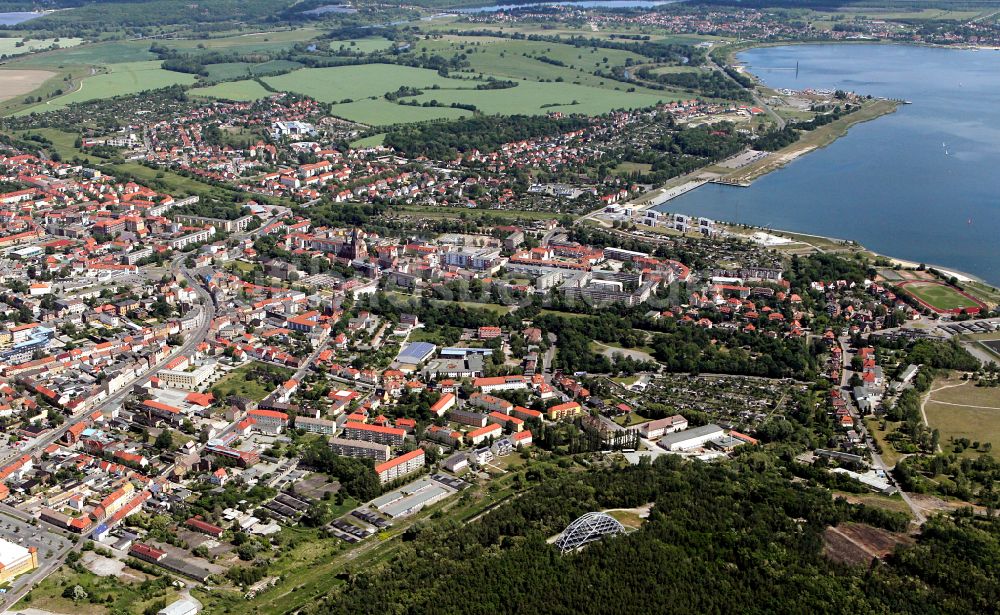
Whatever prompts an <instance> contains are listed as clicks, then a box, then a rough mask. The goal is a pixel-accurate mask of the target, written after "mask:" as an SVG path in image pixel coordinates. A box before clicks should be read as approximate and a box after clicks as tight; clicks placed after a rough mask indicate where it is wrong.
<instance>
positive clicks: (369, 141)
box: [351, 132, 385, 149]
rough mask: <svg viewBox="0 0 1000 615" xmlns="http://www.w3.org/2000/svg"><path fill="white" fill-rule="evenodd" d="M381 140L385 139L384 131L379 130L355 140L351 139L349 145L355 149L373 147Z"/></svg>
mask: <svg viewBox="0 0 1000 615" xmlns="http://www.w3.org/2000/svg"><path fill="white" fill-rule="evenodd" d="M383 141H385V133H384V132H380V133H378V134H374V135H371V136H368V137H363V138H361V139H357V140H355V141H351V147H354V148H357V149H361V148H364V147H375V146H376V145H382V142H383Z"/></svg>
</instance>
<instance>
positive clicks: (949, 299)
mask: <svg viewBox="0 0 1000 615" xmlns="http://www.w3.org/2000/svg"><path fill="white" fill-rule="evenodd" d="M902 286H903V289H904V290H905V291H906V292H907V293H909V294H910V295H912V296H913V297H915V298H917V299H918V300H919V301H920V302H922V303H924V304H925V305H927V306H928V307H930V308H931V309H934V310H937V311H939V312H957V311H960V310H964V309H970V308H972V309H976V308H980V309H981V308H982V307H983V306H982V304H981V303H979V302H978V301H976V300H975V299H973V298H972V297H969V296H968V295H966V294H964V293H962V292H961V291H959V290H957V289H955V288H953V287H951V286H948V285H946V284H941V283H939V282H907V283H906V284H903V285H902Z"/></svg>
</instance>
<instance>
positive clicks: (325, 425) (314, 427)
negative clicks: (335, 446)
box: [295, 416, 337, 436]
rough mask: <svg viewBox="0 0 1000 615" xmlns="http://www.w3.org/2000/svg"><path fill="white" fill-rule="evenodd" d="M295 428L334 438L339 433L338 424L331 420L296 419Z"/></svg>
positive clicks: (301, 417) (303, 417) (305, 417)
mask: <svg viewBox="0 0 1000 615" xmlns="http://www.w3.org/2000/svg"><path fill="white" fill-rule="evenodd" d="M295 428H296V429H301V430H303V431H307V432H309V433H318V434H322V435H324V436H332V435H333V434H334V433H335V432H336V431H337V423H336V422H335V421H331V420H329V419H314V418H312V417H309V416H297V417H295Z"/></svg>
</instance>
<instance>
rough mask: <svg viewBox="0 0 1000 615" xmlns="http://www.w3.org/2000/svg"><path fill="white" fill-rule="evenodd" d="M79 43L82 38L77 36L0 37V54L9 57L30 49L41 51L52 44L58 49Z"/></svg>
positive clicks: (28, 51) (81, 41)
mask: <svg viewBox="0 0 1000 615" xmlns="http://www.w3.org/2000/svg"><path fill="white" fill-rule="evenodd" d="M81 43H83V39H79V38H38V39H34V38H32V39H28V40H25V39H23V38H0V56H7V57H11V56H16V55H20V54H22V53H30V52H32V51H42V50H44V49H49V48H51V47H52V46H53V45H54V46H55V47H56V48H58V49H63V48H66V47H76V46H77V45H79V44H81ZM18 44H20V46H18Z"/></svg>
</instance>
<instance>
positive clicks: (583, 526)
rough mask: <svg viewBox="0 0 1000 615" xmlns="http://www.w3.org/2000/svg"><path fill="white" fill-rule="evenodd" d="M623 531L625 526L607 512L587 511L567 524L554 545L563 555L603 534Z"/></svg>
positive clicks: (608, 534) (601, 536) (621, 532)
mask: <svg viewBox="0 0 1000 615" xmlns="http://www.w3.org/2000/svg"><path fill="white" fill-rule="evenodd" d="M624 533H625V526H623V525H622V524H621V523H619V522H618V519H615V518H614V517H612V516H611V515H609V514H607V513H602V512H589V513H587V514H585V515H583V516H582V517H580V518H579V519H577V520H576V521H574V522H573V523H570V524H569V525H567V526H566V529H565V530H563V533H562V534H560V535H559V538H557V539H556V542H555V545H556V546H557V547H559V551H560V552H561V553H562V554H563V555H565V554H566V553H568V552H570V551H574V550H576V549H579V548H580V547H582V546H584V545H585V544H587V543H590V542H594V541H595V540H600V539H601V538H603V537H604V536H612V535H614V534H624Z"/></svg>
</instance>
